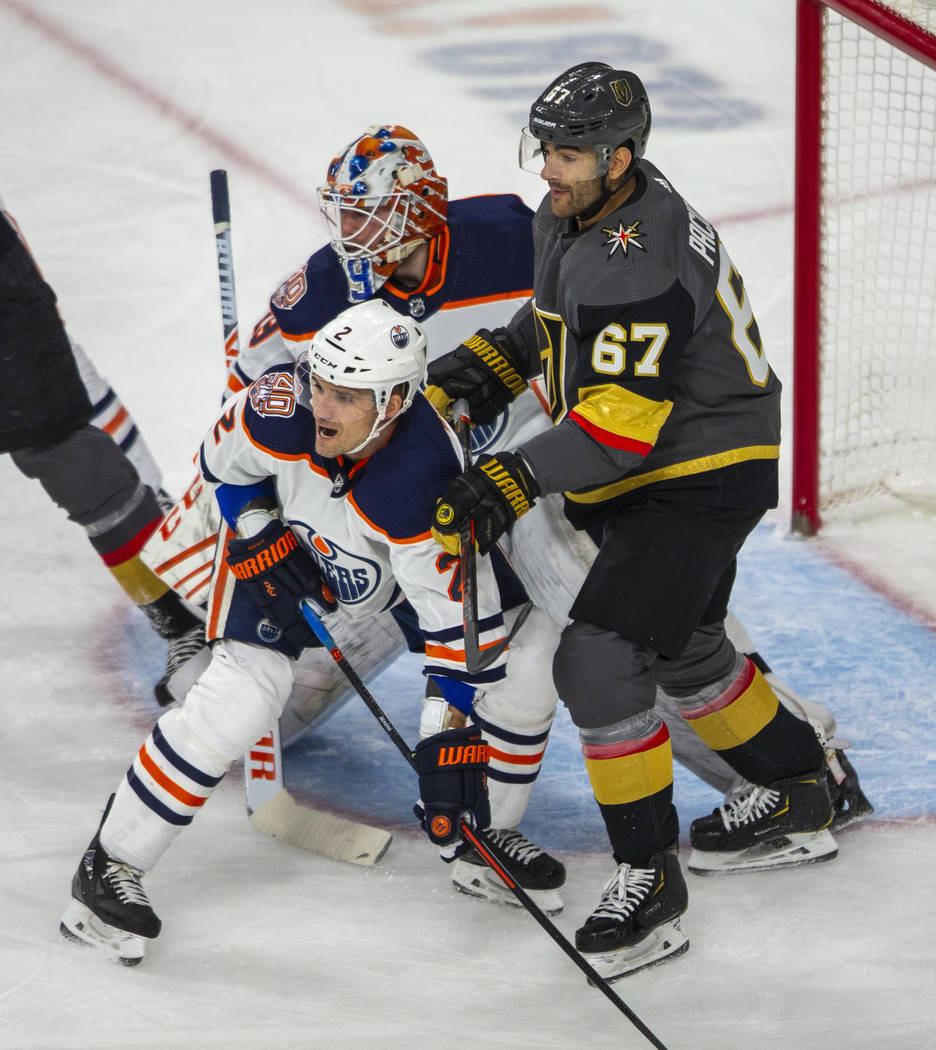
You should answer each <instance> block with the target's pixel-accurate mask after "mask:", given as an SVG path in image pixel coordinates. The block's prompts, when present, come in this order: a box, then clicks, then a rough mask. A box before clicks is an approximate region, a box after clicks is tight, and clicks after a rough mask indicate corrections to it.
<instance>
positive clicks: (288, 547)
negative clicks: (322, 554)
mask: <svg viewBox="0 0 936 1050" xmlns="http://www.w3.org/2000/svg"><path fill="white" fill-rule="evenodd" d="M227 563H228V565H230V567H231V571H232V572H233V573H234V575H235V576H236V577H237V578H238V580H240V581H241V583H243V584H244V586H245V587H246V589H247V591H248V592H249V593H250V596H251V597H252V598H253V600H254V602H255V603H256V605H257V608H258V609H260V610H261V612H262V613H263V614H264V616H266V617H268V618H269V619H270V620H272V621H273V622H274V623H275V624H277V626H279V627H280V628H281V629H282V631H283V634H284V635H285V636H286V638H287V639H288V640H289V641H290V642H291V643H292V644H293V645H294V646H296V647H297V648H300V649H302V648H304V647H305V646H308V645H316V644H318V643H317V641H316V637H315V634H314V632H313V631H312V628H311V627H309V625H308V624H307V623H306V622H305V619H304V618H303V616H302V613H301V612H300V610H299V600H300V599H301V598H307V599H308V600H309V601H310V602H311V603H312V605H313V607H314V608H315V611H316V612H318V613H319V614H320V615H321V614H323V613H329V612H334V611H335V609H336V608H337V607H338V603H337V602H336V601H335V596H334V595H333V594H332V593H331V591H330V590H329V589H328V587H327V586H326V584H325V583H324V581H323V580H322V576H321V574H320V573H319V570H318V566H317V565H316V564H315V560H314V559H313V558H312V556H311V555H310V554H309V553H308V552H307V551H306V550H304V549H303V547H302V545H301V544H300V543H299V541H298V540H297V539H296V534H295V533H294V532H293V531H292V529H290V528H289V526H287V525H285V524H284V523H283V522H282V521H280V519H279V518H275V519H274V520H273V521H271V522H270V524H269V525H267V526H266V527H265V528H264V529H262V530H261V531H260V532H258V533H257V535H256V536H250V537H248V538H247V539H234V540H231V541H230V542H229V543H228V553H227Z"/></svg>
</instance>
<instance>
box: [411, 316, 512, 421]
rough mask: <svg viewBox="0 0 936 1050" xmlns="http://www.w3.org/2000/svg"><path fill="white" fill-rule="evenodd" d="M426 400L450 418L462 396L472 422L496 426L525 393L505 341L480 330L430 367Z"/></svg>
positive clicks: (485, 330)
mask: <svg viewBox="0 0 936 1050" xmlns="http://www.w3.org/2000/svg"><path fill="white" fill-rule="evenodd" d="M427 382H428V386H427V387H426V397H428V398H429V400H430V401H431V402H432V404H433V405H434V406H435V408H436V410H437V411H438V412H439V414H440V415H442V416H444V417H445V418H446V419H450V418H451V405H452V402H453V401H456V400H457V399H458V398H460V397H463V398H464V399H465V400H466V401H467V402H468V405H469V407H470V408H471V421H472V422H473V423H493V422H494V420H495V419H497V417H498V416H499V415H500V414H501V412H503V411H504V409H505V408H506V407H507V405H508V404H509V403H510V402H511V401H513V400H514V398H515V397H517V396H518V395H519V394H522V393H523V391H524V390H526V381H525V380H524V378H523V376H522V375H520V371H519V368H518V365H517V362H516V361H515V360H514V359H513V357H512V356H511V353H510V351H509V350H508V348H507V346H506V343H505V340H504V339H503V338H498V336H497V335H496V334H495V333H494V332H491V331H489V330H488V329H487V328H479V329H478V331H477V332H475V334H474V335H473V336H472V337H471V338H470V339H466V340H465V342H463V343H462V344H461V345H460V346H457V347H456V348H455V349H454V350H452V351H450V352H449V353H447V354H443V355H442V356H441V357H439V358H437V359H436V360H435V361H432V362H431V363H430V364H429V373H428V379H427Z"/></svg>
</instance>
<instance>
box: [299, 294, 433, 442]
mask: <svg viewBox="0 0 936 1050" xmlns="http://www.w3.org/2000/svg"><path fill="white" fill-rule="evenodd" d="M426 355H427V345H426V336H425V334H424V333H423V330H422V328H420V326H419V325H418V324H416V322H415V321H413V320H412V319H411V318H409V317H404V316H403V315H402V314H398V313H397V312H396V310H394V309H393V307H392V306H390V304H389V303H386V302H384V300H383V299H372V300H371V301H370V302H366V303H361V304H359V305H357V306H352V307H349V308H348V309H347V310H344V311H342V313H340V314H338V316H337V317H335V318H334V319H333V320H331V321H329V322H328V324H326V325H324V326H323V327H322V328H320V329H319V331H318V332H316V334H315V336H314V337H313V339H312V342H311V343H310V344H309V346H308V347H307V349H306V350H304V351H303V353H302V354H301V355H300V357H299V360H298V362H297V364H296V378H297V381H298V382H297V385H298V388H299V390H300V392H301V393H300V400H302V401H303V403H308V404H309V405H310V406H311V408H312V411H313V412H315V405H316V398H317V394H316V389H315V383H314V381H313V377H314V378H317V379H319V380H322V381H324V382H326V383H330V384H331V385H332V386H335V387H340V388H344V389H350V390H367V391H370V392H371V394H372V395H373V399H372V400H368V401H366V402H365V404H366V413H370V412H372V411H374V409H376V411H377V418H376V419H375V421H374V424H373V426H372V427H371V429H370V432H369V433H368V435H367V437H365V438H364V440H363V441H362V442H360V444H358V445H356V446H355V447H354V448H352V449H348V450H347V453H344V454H349V453H351V454H353V453H355V452H360V451H361V449H362V448H364V447H365V445H367V444H368V443H369V442H371V441H373V439H374V438H375V437H377V436H378V435H379V434H381V433H382V432H383V431H384V430H385V429H386V427H387V426H389V425H390V423H391V422H393V419H396V418H397V416H400V415H402V414H403V413H404V412H405V411H406V410H407V409H408V408H409V407H410V405H412V403H413V398H414V397H415V396H416V392H417V390H418V389H419V386H420V384H421V383H422V382H423V380H424V379H425V375H426ZM400 386H402V387H403V389H402V391H401V390H398V389H397V388H398V387H400ZM395 390H396V391H397V393H399V394H400V396H401V397H402V399H403V405H402V407H401V408H400V411H399V412H398V413H397V414H396V415H395V416H394V417H393V419H390V420H388V419H387V418H386V415H387V407H388V405H389V403H390V397H391V395H392V394H393V392H394V391H395Z"/></svg>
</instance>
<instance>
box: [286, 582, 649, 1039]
mask: <svg viewBox="0 0 936 1050" xmlns="http://www.w3.org/2000/svg"><path fill="white" fill-rule="evenodd" d="M300 609H301V610H302V615H303V616H304V617H305V620H306V623H308V625H309V626H310V627H311V628H312V630H313V631H314V632H315V634H316V635H317V636H318V639H319V641H320V642H321V643H322V645H324V646H325V648H326V649H327V650H328V651H329V653H330V654H331V657H332V659H333V660H334V661H335V663H336V664H338V666H339V667H340V668H341V670H342V671H343V672H344V675H345V677H346V678H347V679H348V681H349V682H350V683H351V685H353V686H354V689H355V692H356V693H357V694H358V696H360V698H361V699H362V700H363V701H364V703H365V704H367V706H368V708H369V709H370V712H371V714H373V716H374V717H375V718H376V719H377V721H378V722H379V723H380V725H381V726H382V727H383V730H384V732H385V733H386V734H387V736H389V737H390V739H391V740H392V741H393V743H394V744H395V745H396V748H397V750H398V751H399V752H400V754H401V755H402V756H403V757H404V758H405V759H406V761H407V762H408V763H409V766H410V768H411V769H412V770H413V771H414V772H415V769H416V763H415V760H414V759H413V752H412V751H411V750H410V748H409V745H408V744H407V743H406V741H405V740H404V739H403V737H402V736H400V734H399V732H398V731H397V728H396V726H395V725H394V724H393V722H391V721H390V719H389V718H388V717H387V715H386V714H384V711H383V709H382V708H381V706H380V704H378V703H377V701H376V700H375V699H374V696H373V694H372V693H371V692H370V690H369V689H368V688H367V686H366V685H365V684H364V683H363V682H362V681H361V679H360V677H359V676H358V674H357V672H356V671H355V670H354V668H353V667H351V665H350V664H349V663H348V661H347V660H346V659H345V656H344V654H343V653H342V651H341V650H340V649H339V648H338V646H337V645H336V643H335V639H334V638H332V636H331V634H330V633H329V631H328V628H327V627H326V626H325V624H324V623H322V621H321V619H320V618H319V617H318V615H317V614H316V612H315V610H314V609H312V608H311V607H310V606H309V605H308V604H307V603H306V602H301V603H300ZM461 833H462V835H463V836H464V837H465V838H466V839H467V840H468V841H469V842H470V843H471V845H472V846H473V847H474V849H475V851H476V852H477V854H478V856H479V857H481V859H482V860H483V861H484V862H485V864H487V865H488V867H489V868H490V869H491V870H492V871H493V872H494V874H495V875H496V876H497V877H498V878H499V879H500V880H501V882H503V884H504V885H505V886H506V887H507V889H509V890H510V892H511V893H512V894H513V895H514V896H515V897H516V898H517V900H518V901H519V902H520V904H521V905H522V906H523V907H524V908H526V910H527V911H528V912H529V913H530V915H532V916H533V918H534V919H535V920H536V921H537V922H538V923H539V924H540V926H542V927H543V929H544V930H545V931H546V932H547V933H548V934H549V936H550V937H552V939H553V940H554V941H555V942H556V944H558V945H559V947H560V948H561V949H562V950H563V951H564V952H565V953H566V955H568V957H569V958H570V959H571V960H572V962H574V963H575V965H576V966H577V967H578V968H579V969H580V970H581V971H582V973H584V974H585V976H586V977H587V978H588V982H589V984H592V985H594V986H595V987H596V988H597V989H598V990H599V991H600V992H601V993H602V995H604V996H605V997H606V998H607V999H609V1000H610V1001H611V1002H612V1003H613V1004H614V1005H615V1006H616V1007H617V1008H618V1009H619V1010H620V1011H621V1013H623V1014H624V1016H625V1017H626V1018H627V1019H628V1020H629V1021H630V1022H631V1024H632V1025H633V1026H634V1027H635V1028H636V1029H637V1031H638V1032H640V1033H641V1035H643V1036H644V1038H646V1039H647V1041H648V1042H649V1043H651V1044H652V1045H653V1046H655V1047H656V1048H657V1050H666V1047H665V1046H664V1045H663V1043H661V1042H660V1040H659V1039H657V1037H656V1036H655V1035H654V1034H653V1032H651V1031H650V1029H649V1028H648V1027H647V1026H646V1025H645V1024H644V1023H643V1021H641V1020H640V1018H639V1017H638V1016H637V1015H636V1014H635V1013H634V1011H633V1010H632V1009H631V1008H630V1007H629V1006H628V1005H627V1003H625V1002H624V1000H623V999H621V998H620V996H618V994H617V993H616V992H615V991H614V989H613V988H612V987H611V985H610V984H608V982H607V981H606V980H605V979H604V978H603V977H602V976H601V975H600V974H599V973H598V971H597V970H595V969H594V967H593V966H592V965H591V964H590V963H589V962H588V961H587V960H586V959H584V958H583V957H582V956H581V955H580V954H579V952H577V951H576V950H575V948H574V947H573V946H572V945H571V944H570V943H569V941H568V940H567V939H566V938H565V937H564V936H563V935H562V933H561V932H560V930H559V929H558V928H557V927H556V925H555V923H553V922H552V920H551V919H549V918H548V917H547V916H546V914H545V913H544V912H542V911H541V910H540V909H539V907H537V905H536V904H535V903H534V902H533V900H532V899H531V898H530V896H529V895H528V894H527V893H526V892H525V891H524V890H523V889H522V888H521V887H520V886H518V885H517V883H516V882H515V881H514V879H513V877H512V876H511V875H510V873H509V872H508V871H507V870H506V869H505V868H504V867H503V866H502V865H501V863H500V862H499V861H498V860H497V858H496V857H495V856H494V854H493V853H492V852H491V849H490V840H489V839H488V836H487V834H486V833H485V832H484V831H473V830H472V829H471V828H470V827H468V825H467V824H466V823H465V822H464V821H462V823H461Z"/></svg>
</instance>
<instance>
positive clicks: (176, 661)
mask: <svg viewBox="0 0 936 1050" xmlns="http://www.w3.org/2000/svg"><path fill="white" fill-rule="evenodd" d="M206 644H207V643H206V642H205V627H204V625H203V624H198V625H197V626H196V627H191V628H189V630H187V631H186V632H185V633H184V634H180V635H179V637H178V638H173V639H171V640H170V642H169V652H168V653H167V654H166V673H165V675H164V676H163V680H164V681H165V680H166V679H167V678H171V677H172V676H173V675H174V674H175V673H176V671H178V669H179V668H180V667H181V666H182V665H183V664H184V663H186V661H188V660H191V658H192V657H193V656H194V655H195V654H196V653H197V652H200V651H201V650H202V649H203V648H204V647H205V645H206Z"/></svg>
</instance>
